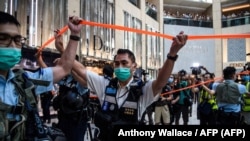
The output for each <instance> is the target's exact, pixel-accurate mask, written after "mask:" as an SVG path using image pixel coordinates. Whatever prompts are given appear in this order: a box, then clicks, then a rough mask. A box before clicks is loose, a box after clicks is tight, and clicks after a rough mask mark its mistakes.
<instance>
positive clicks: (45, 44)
mask: <svg viewBox="0 0 250 141" xmlns="http://www.w3.org/2000/svg"><path fill="white" fill-rule="evenodd" d="M68 28H69V27H68V26H64V27H63V28H61V29H60V31H59V33H58V35H61V34H63V33H64V32H66V31H67V30H68ZM53 40H55V37H52V38H50V39H49V40H48V41H46V42H45V43H44V44H43V45H42V46H41V47H40V48H39V50H38V51H39V52H40V51H42V50H43V49H44V48H45V47H46V46H47V45H48V44H50V43H51V42H52V41H53Z"/></svg>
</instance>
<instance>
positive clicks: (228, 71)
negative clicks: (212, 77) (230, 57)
mask: <svg viewBox="0 0 250 141" xmlns="http://www.w3.org/2000/svg"><path fill="white" fill-rule="evenodd" d="M235 73H236V69H235V67H231V66H228V67H226V68H225V69H224V70H223V75H224V79H232V78H233V75H234V74H235Z"/></svg>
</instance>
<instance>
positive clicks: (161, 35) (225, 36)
mask: <svg viewBox="0 0 250 141" xmlns="http://www.w3.org/2000/svg"><path fill="white" fill-rule="evenodd" d="M81 24H84V25H90V26H99V27H103V28H111V29H117V30H123V31H129V32H136V33H140V34H147V35H153V36H159V37H162V38H166V39H170V40H172V39H173V37H174V36H170V35H166V34H161V33H158V32H150V31H146V30H140V29H135V28H129V27H124V26H119V25H111V24H103V23H97V22H91V21H85V20H82V21H81ZM67 30H68V26H65V27H63V28H62V29H61V30H60V32H59V35H60V34H63V33H64V32H65V31H67ZM223 38H250V34H224V35H188V40H198V39H223ZM54 39H55V38H54V37H52V38H50V39H49V40H48V41H47V42H45V43H44V44H43V45H42V46H41V47H40V51H41V50H42V49H43V48H45V47H46V46H47V45H48V44H49V43H51V42H52V41H53V40H54Z"/></svg>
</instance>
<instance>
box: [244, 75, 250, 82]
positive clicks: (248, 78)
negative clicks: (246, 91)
mask: <svg viewBox="0 0 250 141" xmlns="http://www.w3.org/2000/svg"><path fill="white" fill-rule="evenodd" d="M242 80H244V81H249V80H250V76H249V75H246V76H243V77H242Z"/></svg>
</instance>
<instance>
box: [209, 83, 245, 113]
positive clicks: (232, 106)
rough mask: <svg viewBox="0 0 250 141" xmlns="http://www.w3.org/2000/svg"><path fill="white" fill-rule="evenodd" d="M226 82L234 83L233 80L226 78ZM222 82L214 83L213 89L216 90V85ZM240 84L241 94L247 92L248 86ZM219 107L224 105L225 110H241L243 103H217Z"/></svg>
mask: <svg viewBox="0 0 250 141" xmlns="http://www.w3.org/2000/svg"><path fill="white" fill-rule="evenodd" d="M225 82H230V83H234V81H233V80H225ZM219 84H220V83H214V85H213V90H214V91H215V90H216V87H217V86H218V85H219ZM237 84H238V89H239V92H240V94H242V95H243V94H245V93H246V92H247V90H246V86H244V85H242V84H239V83H237ZM240 100H241V98H240V97H239V101H240ZM217 104H218V107H219V108H220V107H223V109H224V111H225V112H240V111H241V104H228V103H223V102H221V103H217Z"/></svg>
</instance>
